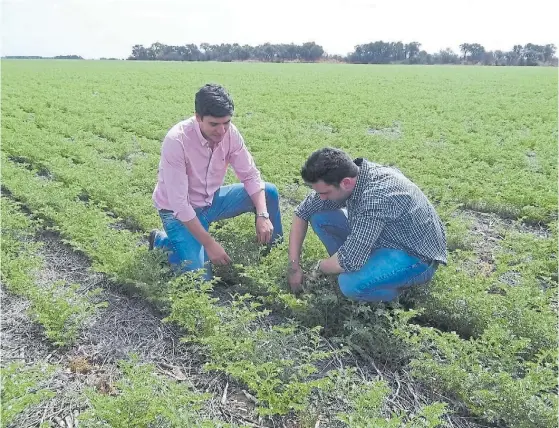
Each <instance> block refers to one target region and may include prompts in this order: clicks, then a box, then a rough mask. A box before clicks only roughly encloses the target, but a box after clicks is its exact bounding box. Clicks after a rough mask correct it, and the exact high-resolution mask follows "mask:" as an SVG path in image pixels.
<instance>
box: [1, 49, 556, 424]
mask: <svg viewBox="0 0 559 428" xmlns="http://www.w3.org/2000/svg"><path fill="white" fill-rule="evenodd" d="M206 82H219V83H221V84H223V85H225V86H226V87H227V88H228V89H229V91H230V92H231V93H232V95H233V97H234V100H235V105H236V112H235V117H234V123H235V124H236V126H237V127H238V128H239V129H240V131H241V133H242V134H243V136H244V138H245V141H246V143H247V145H248V147H249V148H250V150H251V152H252V154H253V156H254V158H255V160H256V163H257V165H258V166H259V167H260V169H261V171H262V173H263V176H264V178H265V179H266V180H267V181H271V182H273V183H275V184H277V185H278V187H279V188H280V193H281V196H282V198H283V199H284V200H285V201H287V204H286V205H285V212H284V214H285V215H284V225H285V229H286V233H289V226H290V217H291V210H292V205H293V204H295V203H297V201H299V200H301V199H302V197H303V196H304V195H305V193H306V191H307V189H306V187H304V186H301V185H300V179H299V168H300V166H301V164H302V162H303V161H304V159H305V158H306V157H307V156H308V155H309V154H310V153H311V152H312V151H313V150H314V149H316V148H319V147H322V146H325V145H330V146H335V147H339V148H342V149H345V150H346V151H348V152H349V153H350V154H351V155H353V156H355V157H357V156H364V157H367V158H368V159H370V160H373V161H375V162H379V163H387V164H393V165H396V166H397V167H398V168H399V169H400V170H402V171H403V172H404V173H405V174H406V175H407V176H409V177H410V178H411V179H412V180H414V181H415V182H416V183H417V184H418V185H419V186H420V187H421V188H422V189H423V190H424V191H425V193H426V194H427V195H428V196H429V197H430V199H431V200H432V201H433V202H434V203H435V205H436V208H437V210H438V212H439V214H440V215H441V218H442V219H443V222H444V223H445V226H446V228H447V233H448V242H449V250H450V254H449V264H448V266H446V267H442V268H441V269H440V270H439V272H438V273H437V276H436V278H435V281H434V282H433V283H432V284H431V286H430V287H429V288H428V289H420V290H417V292H416V293H413V294H411V295H409V296H406V297H405V299H403V300H402V302H396V303H395V304H393V305H365V304H355V303H352V302H348V301H347V300H346V299H344V298H343V296H341V295H340V293H339V291H338V290H337V286H336V283H335V281H323V282H317V283H313V284H309V287H308V291H307V293H306V294H304V295H303V296H300V297H295V296H293V295H291V294H290V293H289V292H288V289H287V285H286V279H285V267H286V251H285V247H280V248H276V249H275V250H273V251H272V252H271V253H270V254H269V255H267V256H262V255H261V254H260V253H259V251H258V249H257V248H256V246H255V245H254V244H252V243H251V241H252V239H253V235H254V231H253V227H254V226H253V224H252V220H251V219H250V218H249V217H248V216H241V217H239V218H236V219H233V220H230V221H227V222H224V223H223V224H221V225H220V228H219V229H217V228H214V229H213V233H215V235H216V236H217V237H218V238H219V240H220V241H221V242H223V243H224V245H225V246H226V249H227V250H228V252H229V253H230V255H232V256H233V260H234V261H235V263H236V265H235V266H234V267H233V269H229V270H221V271H219V274H220V275H221V276H222V277H223V278H222V279H223V280H224V281H225V282H226V283H227V284H229V287H230V288H229V289H224V290H221V296H223V295H224V294H231V296H229V297H228V298H227V299H225V300H223V301H222V300H220V299H217V298H216V297H215V296H216V289H217V288H219V287H223V286H222V285H221V286H220V285H215V284H213V285H212V284H203V283H200V282H199V281H198V280H195V279H192V278H181V279H179V280H173V279H171V278H170V277H169V274H168V272H166V271H165V269H163V268H161V266H160V264H159V261H160V259H157V255H153V254H148V253H147V251H146V245H145V234H146V232H147V231H149V230H150V229H151V228H153V227H160V221H159V218H158V216H157V214H156V213H155V210H154V209H153V206H152V202H151V192H152V191H153V186H154V184H155V180H156V171H157V165H158V162H159V149H160V144H161V140H162V138H163V137H164V135H165V133H166V131H167V130H168V129H169V128H170V127H171V126H172V125H174V124H175V123H176V122H177V121H179V120H181V119H184V118H186V117H188V116H190V115H191V114H193V101H194V93H195V91H196V90H197V89H198V88H199V87H200V86H202V85H203V84H204V83H206ZM2 89H3V91H2V143H3V146H2V149H3V150H2V151H3V154H2V176H3V186H4V187H5V189H6V190H9V192H10V194H11V196H10V199H6V198H4V197H3V198H2V203H3V213H2V214H3V215H2V229H3V262H4V260H12V259H9V258H6V257H8V256H5V255H4V247H6V244H5V243H4V231H5V230H12V229H14V228H15V225H16V224H19V226H18V227H19V229H18V230H23V231H25V230H28V231H33V230H35V229H34V227H35V226H34V225H32V224H28V223H27V221H28V220H26V218H27V217H26V216H25V215H23V214H22V213H21V212H20V211H19V207H18V206H17V205H16V204H15V203H14V202H13V200H17V201H19V202H21V203H23V204H24V205H25V207H26V208H27V209H28V210H30V211H31V212H32V213H33V215H34V217H35V218H41V219H43V220H44V221H45V222H46V223H48V224H49V225H50V226H51V227H53V228H55V229H57V230H58V231H59V232H60V234H61V236H62V237H63V238H64V239H65V240H66V241H67V242H68V243H70V245H71V246H72V247H73V248H74V249H75V250H78V251H80V252H83V253H85V255H86V256H87V257H88V258H89V259H90V260H91V262H92V267H93V269H95V270H96V271H98V272H103V273H105V274H106V275H108V276H109V277H110V278H111V279H113V280H115V281H117V282H119V283H122V284H128V285H133V286H134V287H136V288H137V289H138V290H140V291H141V293H142V295H143V296H144V298H146V299H148V300H150V301H153V302H156V303H157V304H158V306H159V307H160V309H161V310H162V311H163V312H164V313H165V314H166V318H165V320H166V321H167V322H172V323H174V324H176V325H179V326H180V327H181V328H182V330H183V332H184V336H185V339H187V340H188V341H189V342H190V343H192V342H196V343H197V344H199V345H200V346H201V347H202V348H201V349H202V350H203V351H202V352H203V353H204V355H205V357H206V358H207V365H206V366H207V369H208V370H214V371H217V372H218V373H224V374H226V375H227V376H228V377H229V378H230V379H233V380H235V381H236V382H238V383H240V384H242V385H245V386H246V387H247V388H248V389H249V390H250V391H251V393H252V394H254V396H255V397H256V400H257V401H258V403H259V404H258V406H256V412H258V413H259V414H260V415H261V416H262V417H273V416H274V415H286V414H291V415H294V417H295V418H296V420H298V421H299V423H301V424H303V425H304V426H314V425H315V423H316V421H317V420H318V419H320V418H321V417H326V418H327V419H328V420H329V421H330V422H331V423H338V424H342V425H343V424H349V425H350V426H362V425H363V424H365V422H364V421H367V420H369V421H370V420H376V421H378V423H377V424H376V426H395V425H394V424H399V425H398V426H404V425H405V426H437V424H440V423H442V421H445V422H444V423H446V424H449V423H451V422H450V421H452V419H451V418H450V416H451V415H452V413H453V412H462V414H463V413H464V409H467V411H468V412H470V413H471V414H472V415H474V416H475V417H476V418H478V420H479V421H481V422H482V423H495V424H504V425H507V426H518V427H540V426H542V427H543V426H549V424H550V423H552V422H553V421H554V420H555V415H556V413H557V394H556V388H557V381H556V379H557V365H556V360H557V337H556V334H555V333H556V327H557V299H556V293H557V250H556V248H557V247H556V243H557V227H556V221H557V179H556V178H557V162H556V160H557V144H556V142H557V74H556V70H554V69H552V68H529V67H520V68H514V67H503V68H500V67H459V66H457V67H453V66H449V67H426V66H417V67H415V66H401V67H400V66H358V65H332V64H244V63H243V64H240V63H231V64H222V63H216V64H213V63H212V64H197V63H142V62H133V63H127V62H102V61H83V62H70V61H46V60H45V61H4V62H3V73H2ZM233 180H234V177H233V175H232V174H228V176H227V182H231V181H233ZM4 207H6V209H4ZM471 211H474V212H478V213H481V212H487V213H493V214H495V215H496V218H497V220H496V223H488V222H487V220H484V219H486V218H488V217H483V216H481V215H479V216H478V217H474V220H471V219H470V220H469V221H468V216H467V215H466V214H467V213H470V212H471ZM484 221H486V223H483V224H482V226H483V227H477V226H480V224H477V226H476V222H478V223H479V222H484ZM475 227H477V229H478V230H482V232H481V233H473V232H474V228H475ZM484 230H489V231H490V232H489V234H488V233H485V232H483V231H484ZM542 231H543V232H542ZM21 233H23V232H21ZM24 235H25V234H23V235H21V234H20V235H18V234H15V235H14V234H13V233H10V234H9V235H7V236H8V237H7V238H6V239H8V238H9V239H11V241H9V244H10V246H8V247H6V248H8V249H9V248H12V247H13V248H20V247H21V248H23V250H24V252H22V253H19V254H21V255H22V257H20V258H19V259H17V260H19V261H18V263H22V266H24V265H25V266H27V265H29V266H32V267H33V268H34V269H40V260H38V259H37V257H36V248H35V247H34V244H33V242H31V243H29V242H28V241H29V237H28V235H25V236H24ZM490 239H491V240H490ZM6 242H8V241H6ZM480 251H481V253H480ZM323 254H324V249H323V248H322V246H321V244H320V243H319V241H318V240H317V238H316V236H314V235H313V234H312V233H311V234H310V236H309V239H308V240H307V242H306V244H305V252H304V263H305V265H309V266H310V265H311V264H312V263H313V261H315V260H316V259H317V258H318V257H321V256H323ZM13 259H14V260H16V258H13ZM9 266H11V265H9ZM18 269H19V271H24V270H26V269H24V267H19V268H18ZM12 270H13V271H15V268H14V269H12ZM4 271H5V268H4V264H3V275H5V273H4ZM7 272H8V273H9V271H7ZM26 278H27V277H26ZM507 278H508V279H507ZM510 278H513V279H514V281H512V282H511V280H510ZM25 283H26V284H29V285H26V287H27V289H31V288H32V287H33V285H32V283H33V280H32V278H30V279H26V282H25ZM12 291H13V290H12ZM217 291H219V290H217ZM70 292H71V291H70ZM235 292H237V293H238V294H237V295H235ZM246 293H249V295H246ZM20 294H21V293H20ZM218 295H219V293H218ZM26 297H28V298H30V297H29V295H28V294H27V295H26ZM63 298H64V299H66V300H67V301H71V298H72V296H71V295H68V296H63ZM37 307H38V309H37V310H38V318H37V319H38V320H39V321H40V322H42V323H43V324H44V323H45V322H47V321H48V320H49V319H51V318H52V317H53V315H52V314H50V315H49V311H48V308H43V307H41V306H37ZM268 316H273V317H276V318H277V321H276V323H275V327H273V328H272V327H271V326H269V325H267V324H265V323H264V324H262V323H261V322H259V320H264V319H266V317H268ZM52 325H53V329H54V331H55V332H56V331H60V332H62V331H64V330H63V327H62V326H61V324H56V323H54V324H52ZM57 326H58V327H57ZM55 334H56V333H55ZM53 337H54V336H53ZM327 343H333V344H336V345H341V346H342V347H343V348H344V349H347V351H345V352H350V353H351V354H352V355H353V356H359V358H361V359H364V360H365V361H373V362H374V361H377V362H379V361H382V362H383V363H384V364H386V365H387V366H390V367H391V368H392V370H394V371H395V372H396V373H408V372H409V373H411V374H412V376H413V378H414V381H416V382H418V383H421V384H422V385H424V387H425V388H426V389H427V390H429V391H431V392H432V394H433V395H435V394H443V395H444V397H446V399H444V400H441V401H442V402H437V401H438V400H432V401H431V402H430V403H429V404H428V405H426V406H424V407H422V408H416V409H415V410H414V411H412V412H408V414H403V413H402V414H400V413H398V411H397V410H396V409H394V408H393V407H391V404H390V403H391V401H390V400H389V397H391V396H393V395H394V394H396V395H397V392H395V391H393V390H391V387H390V386H389V385H388V384H386V383H375V381H373V380H365V379H363V378H360V377H354V376H350V375H348V374H347V373H346V372H343V371H341V372H338V371H335V370H318V369H317V368H320V367H321V365H322V366H324V365H325V364H326V363H327V361H328V360H329V359H330V358H334V356H335V355H336V354H332V353H331V349H330V348H328V347H327ZM305 345H306V346H305ZM266 350H267V351H266ZM296 350H298V351H299V352H295V351H296ZM139 373H140V372H139ZM138 376H144V375H143V374H141V373H140V374H139V375H138ZM142 379H144V378H143V377H142ZM146 379H147V378H146ZM142 382H143V381H142ZM344 385H345V386H344ZM173 388H174V387H169V388H168V389H164V390H162V391H163V392H162V394H163V395H162V396H161V402H162V403H164V402H165V400H167V399H168V398H169V397H167V396H165V394H173V393H174V392H173V391H175V390H174V389H173ZM355 388H361V394H357V393H356V392H355V390H354V389H355ZM165 391H167V392H165ZM352 391H353V392H352ZM438 396H440V395H438ZM92 397H93V396H92ZM131 397H132V399H133V400H136V398H135V397H134V395H133V394H132V395H131ZM341 397H343V399H342V398H341ZM95 400H97V401H91V406H93V407H91V409H93V410H91V411H90V413H89V414H90V415H91V414H93V413H91V412H95V411H96V410H95V403H102V404H103V405H102V407H103V408H106V409H109V413H108V414H106V415H104V416H103V420H104V421H107V420H110V419H111V418H112V417H113V416H114V415H113V414H112V413H111V410H110V409H115V410H114V411H115V412H116V409H117V408H118V406H120V404H118V402H117V401H111V400H113V398H112V397H99V398H98V399H97V398H96V399H95ZM104 400H106V401H107V403H105V401H104ZM115 400H116V399H115ZM122 400H125V401H126V397H122ZM122 400H121V402H124V401H122ZM110 403H113V404H110ZM333 403H334V404H333ZM139 417H142V415H139ZM146 417H149V415H146ZM185 417H189V418H190V417H194V416H192V415H186V416H185ZM386 417H389V418H390V421H391V422H387V424H386V425H382V424H384V422H382V421H385V418H386ZM201 420H202V419H200V421H201ZM421 421H423V422H421ZM385 422H386V421H385ZM392 422H393V423H394V424H392V425H391V424H390V423H392Z"/></svg>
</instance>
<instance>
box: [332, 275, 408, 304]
mask: <svg viewBox="0 0 559 428" xmlns="http://www.w3.org/2000/svg"><path fill="white" fill-rule="evenodd" d="M338 285H339V287H340V291H341V292H342V294H343V295H344V296H345V297H347V298H348V299H350V300H354V301H359V302H370V303H373V302H385V303H386V302H391V301H393V300H394V299H396V297H398V290H397V289H394V288H392V287H382V286H380V287H375V286H374V284H362V283H359V282H357V281H355V279H354V278H351V276H350V275H344V274H341V275H340V276H339V277H338Z"/></svg>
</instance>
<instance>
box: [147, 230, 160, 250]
mask: <svg viewBox="0 0 559 428" xmlns="http://www.w3.org/2000/svg"><path fill="white" fill-rule="evenodd" d="M158 232H159V231H158V230H157V229H153V230H152V231H151V232H150V233H149V238H148V243H149V247H148V248H149V250H153V246H154V244H155V238H156V236H157V233H158Z"/></svg>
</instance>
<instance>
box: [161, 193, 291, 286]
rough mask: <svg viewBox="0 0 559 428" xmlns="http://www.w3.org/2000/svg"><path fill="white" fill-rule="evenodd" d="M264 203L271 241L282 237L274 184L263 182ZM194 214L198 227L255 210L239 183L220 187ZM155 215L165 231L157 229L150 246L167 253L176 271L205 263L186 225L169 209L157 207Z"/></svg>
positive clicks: (205, 258)
mask: <svg viewBox="0 0 559 428" xmlns="http://www.w3.org/2000/svg"><path fill="white" fill-rule="evenodd" d="M264 191H265V194H266V206H267V209H268V213H269V214H270V221H271V222H272V225H273V226H274V232H273V234H272V242H275V241H276V240H277V239H279V238H281V237H282V236H283V229H282V224H281V214H280V209H279V193H278V189H277V187H276V186H274V185H273V184H270V183H266V186H265V189H264ZM195 211H196V216H197V217H198V220H200V223H201V224H202V227H204V229H206V231H207V230H208V229H209V227H210V224H211V223H213V222H214V221H218V220H223V219H226V218H232V217H236V216H238V215H240V214H243V213H247V212H255V208H254V204H253V202H252V199H251V198H250V196H249V195H248V193H247V192H246V190H245V188H244V186H243V185H242V184H241V183H237V184H232V185H229V186H222V187H220V188H219V189H218V190H217V191H216V192H215V194H214V197H213V201H212V204H211V205H210V206H208V207H202V208H196V209H195ZM159 217H161V221H162V223H163V227H164V229H165V232H163V231H158V233H157V235H156V237H155V239H154V245H153V246H154V248H161V249H163V250H165V251H168V252H169V257H168V258H169V263H170V264H171V266H173V267H174V268H176V269H180V271H183V272H184V271H192V270H197V269H201V268H203V267H204V265H205V263H206V262H208V261H209V260H208V255H207V253H206V251H205V250H204V247H203V246H202V244H200V243H199V242H198V240H197V239H196V238H195V237H194V235H192V233H190V231H189V230H188V228H187V227H186V226H185V225H184V224H183V223H182V221H180V220H178V219H177V218H176V217H175V216H174V215H173V212H172V211H168V210H160V211H159ZM211 277H212V273H211V267H210V266H209V265H208V266H206V274H205V278H206V279H207V280H209V279H211Z"/></svg>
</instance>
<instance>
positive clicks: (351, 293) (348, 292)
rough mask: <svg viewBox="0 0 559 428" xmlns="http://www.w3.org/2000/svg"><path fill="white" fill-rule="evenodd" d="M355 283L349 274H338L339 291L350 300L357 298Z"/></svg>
mask: <svg viewBox="0 0 559 428" xmlns="http://www.w3.org/2000/svg"><path fill="white" fill-rule="evenodd" d="M311 219H312V217H311ZM356 285H357V284H356V283H355V281H352V280H350V277H349V275H344V274H343V273H342V274H340V275H339V276H338V286H339V287H340V291H341V292H342V294H343V295H344V296H345V297H347V298H348V299H350V300H356V301H357V300H359V292H358V290H357V287H356Z"/></svg>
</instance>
